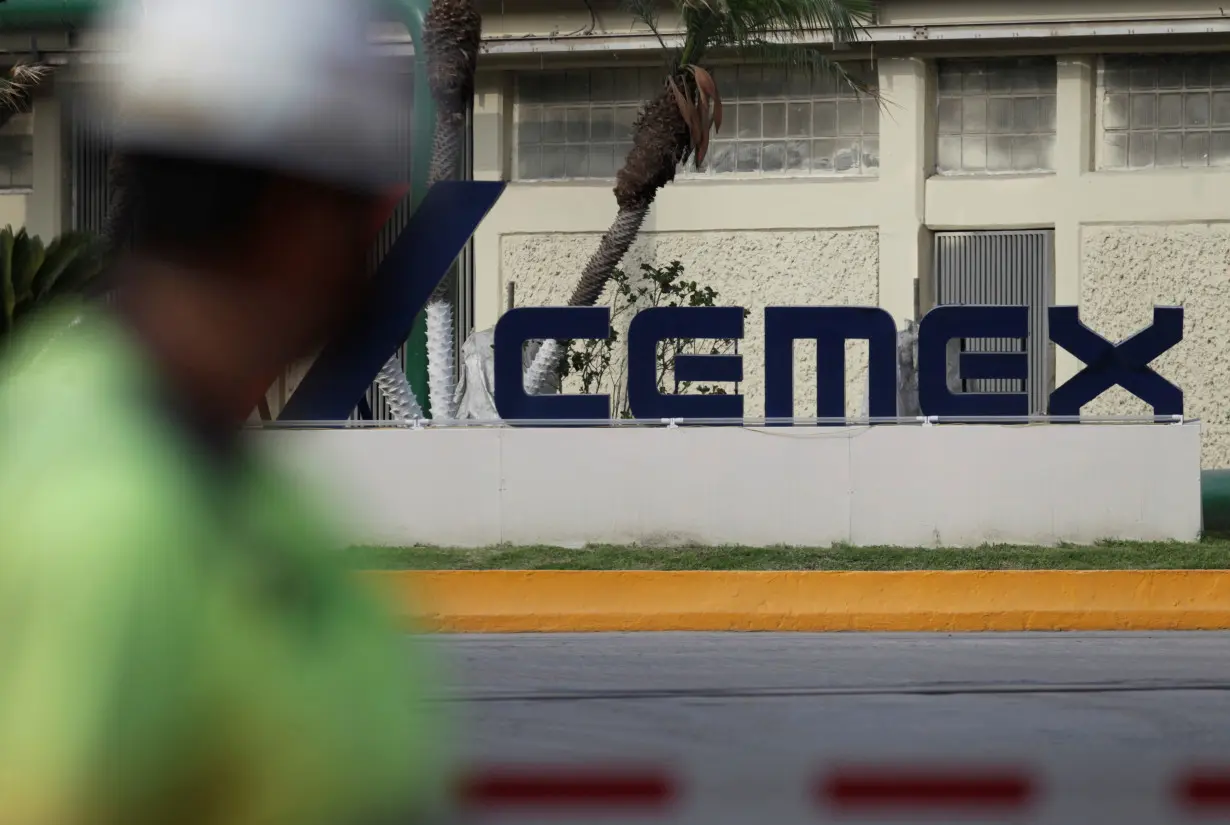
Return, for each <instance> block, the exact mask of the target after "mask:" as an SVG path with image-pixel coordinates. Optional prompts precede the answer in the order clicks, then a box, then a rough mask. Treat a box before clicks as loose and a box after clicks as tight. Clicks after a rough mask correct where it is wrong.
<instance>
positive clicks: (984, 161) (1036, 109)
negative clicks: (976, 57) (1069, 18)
mask: <svg viewBox="0 0 1230 825" xmlns="http://www.w3.org/2000/svg"><path fill="white" fill-rule="evenodd" d="M938 70H939V71H938V81H939V92H938V95H937V98H938V112H937V117H936V171H937V172H938V173H939V174H941V175H953V174H980V173H981V174H985V173H996V172H1000V173H1002V172H1049V171H1052V170H1053V169H1054V159H1053V156H1054V151H1055V83H1056V71H1055V61H1054V59H1052V58H1024V59H1011V60H987V61H964V60H961V61H955V60H954V61H941V62H940V64H939V66H938Z"/></svg>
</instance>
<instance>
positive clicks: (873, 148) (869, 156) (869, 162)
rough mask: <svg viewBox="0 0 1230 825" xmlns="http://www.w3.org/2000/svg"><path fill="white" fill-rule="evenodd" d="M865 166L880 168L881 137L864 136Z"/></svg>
mask: <svg viewBox="0 0 1230 825" xmlns="http://www.w3.org/2000/svg"><path fill="white" fill-rule="evenodd" d="M863 166H864V167H867V168H870V169H879V168H880V139H879V138H863Z"/></svg>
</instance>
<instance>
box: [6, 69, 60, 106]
mask: <svg viewBox="0 0 1230 825" xmlns="http://www.w3.org/2000/svg"><path fill="white" fill-rule="evenodd" d="M50 72H51V67H50V66H47V65H46V64H43V63H18V64H17V65H16V66H14V67H13V68H11V69H9V71H8V74H7V76H5V77H3V78H0V105H3V106H7V107H9V108H10V109H21V108H22V107H23V106H25V105H26V103H27V101H29V99H30V94H31V92H33V91H34V89H35V88H36V87H37V86H38V85H39V84H40V83H42V82H43V79H44V78H46V77H47V75H48V74H49V73H50Z"/></svg>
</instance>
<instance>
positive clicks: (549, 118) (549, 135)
mask: <svg viewBox="0 0 1230 825" xmlns="http://www.w3.org/2000/svg"><path fill="white" fill-rule="evenodd" d="M564 112H565V110H564V109H557V108H555V107H548V108H546V109H543V112H542V141H543V143H563V142H564Z"/></svg>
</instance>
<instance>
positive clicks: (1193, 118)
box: [1183, 92, 1209, 126]
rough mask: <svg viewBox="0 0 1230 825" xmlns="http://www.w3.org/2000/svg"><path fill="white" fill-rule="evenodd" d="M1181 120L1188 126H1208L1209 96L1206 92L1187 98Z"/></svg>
mask: <svg viewBox="0 0 1230 825" xmlns="http://www.w3.org/2000/svg"><path fill="white" fill-rule="evenodd" d="M1184 104H1185V105H1184V109H1183V115H1184V117H1183V119H1184V122H1185V123H1186V125H1188V126H1208V125H1209V95H1208V93H1207V92H1201V93H1199V94H1194V95H1191V94H1189V95H1188V96H1187V100H1186V101H1184Z"/></svg>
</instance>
